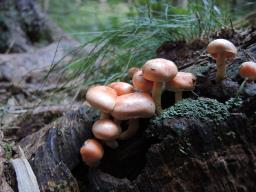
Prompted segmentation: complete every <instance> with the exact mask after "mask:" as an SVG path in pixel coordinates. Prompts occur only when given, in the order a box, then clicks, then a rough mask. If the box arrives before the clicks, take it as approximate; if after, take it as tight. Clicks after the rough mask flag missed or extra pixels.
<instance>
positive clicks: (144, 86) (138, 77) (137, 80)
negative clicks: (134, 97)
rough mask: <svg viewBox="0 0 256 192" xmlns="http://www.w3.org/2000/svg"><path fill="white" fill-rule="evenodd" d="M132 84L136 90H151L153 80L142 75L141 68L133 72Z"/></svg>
mask: <svg viewBox="0 0 256 192" xmlns="http://www.w3.org/2000/svg"><path fill="white" fill-rule="evenodd" d="M132 84H133V86H134V88H135V89H136V90H138V91H142V92H151V90H152V88H153V82H152V81H149V80H146V79H145V78H144V77H143V73H142V70H138V71H136V72H135V73H134V74H133V77H132Z"/></svg>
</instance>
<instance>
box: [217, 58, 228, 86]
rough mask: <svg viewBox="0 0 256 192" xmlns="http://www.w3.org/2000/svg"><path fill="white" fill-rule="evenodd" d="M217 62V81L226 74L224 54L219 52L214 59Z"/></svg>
mask: <svg viewBox="0 0 256 192" xmlns="http://www.w3.org/2000/svg"><path fill="white" fill-rule="evenodd" d="M216 64H217V72H216V82H217V83H219V82H221V81H222V80H223V79H224V78H225V74H226V63H225V55H224V53H221V54H220V55H219V57H218V59H217V60H216Z"/></svg>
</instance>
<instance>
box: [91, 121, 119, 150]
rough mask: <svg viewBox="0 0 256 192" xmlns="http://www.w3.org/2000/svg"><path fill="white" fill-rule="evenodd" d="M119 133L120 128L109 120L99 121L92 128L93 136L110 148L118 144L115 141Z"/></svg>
mask: <svg viewBox="0 0 256 192" xmlns="http://www.w3.org/2000/svg"><path fill="white" fill-rule="evenodd" d="M121 132H122V129H121V127H120V126H119V125H117V124H116V123H115V122H113V121H112V120H110V119H100V120H98V121H96V122H95V123H94V124H93V126H92V133H93V135H94V136H95V137H96V138H97V139H100V140H103V141H104V142H105V143H106V144H107V145H108V146H109V147H111V148H117V147H118V143H117V142H116V141H115V140H116V139H117V138H118V137H119V136H120V134H121Z"/></svg>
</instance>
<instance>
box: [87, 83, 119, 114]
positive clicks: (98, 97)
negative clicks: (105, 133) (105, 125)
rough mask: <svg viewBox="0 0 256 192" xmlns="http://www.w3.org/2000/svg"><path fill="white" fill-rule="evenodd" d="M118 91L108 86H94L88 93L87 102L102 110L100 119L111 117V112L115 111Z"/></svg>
mask: <svg viewBox="0 0 256 192" xmlns="http://www.w3.org/2000/svg"><path fill="white" fill-rule="evenodd" d="M116 98H117V93H116V91H115V90H114V89H112V88H111V87H108V86H101V85H99V86H94V87H91V88H90V89H89V90H88V91H87V93H86V100H87V102H88V103H89V104H90V105H91V106H93V107H95V108H97V109H99V110H101V116H100V119H107V118H109V113H110V112H112V111H113V109H114V106H115V104H116Z"/></svg>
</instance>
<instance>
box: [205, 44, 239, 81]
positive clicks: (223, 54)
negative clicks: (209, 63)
mask: <svg viewBox="0 0 256 192" xmlns="http://www.w3.org/2000/svg"><path fill="white" fill-rule="evenodd" d="M207 51H208V53H209V54H211V56H212V57H213V59H215V60H216V64H217V72H216V82H221V81H222V80H223V79H224V77H225V73H226V63H225V61H226V59H233V58H234V57H235V56H236V54H237V49H236V47H235V46H234V44H233V43H231V42H230V41H228V40H226V39H216V40H214V41H212V42H210V43H209V45H208V47H207Z"/></svg>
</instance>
